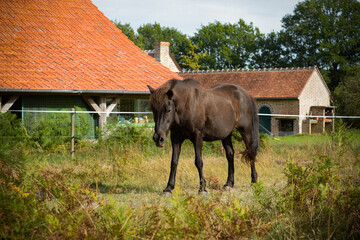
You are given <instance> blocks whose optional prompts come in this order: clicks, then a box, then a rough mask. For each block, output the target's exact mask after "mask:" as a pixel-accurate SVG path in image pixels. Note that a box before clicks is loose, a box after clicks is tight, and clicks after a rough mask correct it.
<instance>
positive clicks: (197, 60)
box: [181, 39, 207, 70]
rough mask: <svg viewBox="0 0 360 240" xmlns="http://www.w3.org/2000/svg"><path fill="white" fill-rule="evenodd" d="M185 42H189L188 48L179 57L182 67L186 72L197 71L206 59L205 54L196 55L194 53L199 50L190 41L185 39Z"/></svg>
mask: <svg viewBox="0 0 360 240" xmlns="http://www.w3.org/2000/svg"><path fill="white" fill-rule="evenodd" d="M187 41H189V46H190V48H189V49H188V51H187V52H186V53H185V54H184V55H182V56H181V62H182V67H183V69H187V70H199V69H200V68H201V62H203V59H205V58H206V56H207V53H206V52H204V53H196V51H198V50H199V49H198V47H197V46H196V45H195V44H193V43H192V42H191V41H190V39H187Z"/></svg>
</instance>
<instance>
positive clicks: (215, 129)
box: [203, 119, 235, 141]
mask: <svg viewBox="0 0 360 240" xmlns="http://www.w3.org/2000/svg"><path fill="white" fill-rule="evenodd" d="M234 126H235V120H233V121H229V119H227V121H225V122H219V123H212V124H208V126H207V127H206V128H205V131H204V132H205V134H204V137H203V139H204V141H215V140H221V139H224V138H226V137H227V136H229V135H230V133H231V132H232V130H233V129H234Z"/></svg>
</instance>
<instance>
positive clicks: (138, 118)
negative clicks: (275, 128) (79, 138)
mask: <svg viewBox="0 0 360 240" xmlns="http://www.w3.org/2000/svg"><path fill="white" fill-rule="evenodd" d="M9 111H10V112H13V113H24V112H27V113H55V114H57V113H63V114H66V113H67V114H70V115H71V131H70V136H63V137H66V138H70V140H71V141H70V142H71V150H70V154H71V157H74V154H75V133H76V131H75V129H76V124H75V115H76V114H89V113H90V114H99V113H100V114H101V113H107V112H96V111H77V110H75V109H72V110H63V111H55V110H54V111H52V110H9ZM110 115H115V116H116V117H115V118H113V122H114V123H117V124H121V125H122V124H124V125H125V124H134V125H133V126H144V125H143V124H142V123H148V122H152V118H151V117H149V118H148V117H147V116H152V112H111V113H110ZM258 115H259V116H267V117H283V118H286V117H288V118H294V119H296V118H297V119H300V118H319V119H320V118H326V119H360V116H322V115H319V116H316V115H290V114H265V113H258ZM125 116H127V119H126V117H125ZM131 116H132V117H131ZM114 119H115V120H114ZM149 126H150V127H153V126H154V125H153V124H150V125H146V126H145V127H149ZM259 127H260V129H263V130H264V131H266V132H267V133H268V134H269V135H272V133H271V132H270V131H268V130H267V129H266V128H265V127H264V126H262V125H260V126H259ZM56 137H58V136H56Z"/></svg>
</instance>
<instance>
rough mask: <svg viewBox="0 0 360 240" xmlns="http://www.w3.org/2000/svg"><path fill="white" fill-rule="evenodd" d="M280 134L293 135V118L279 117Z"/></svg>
mask: <svg viewBox="0 0 360 240" xmlns="http://www.w3.org/2000/svg"><path fill="white" fill-rule="evenodd" d="M279 135H280V136H287V135H294V120H293V119H281V120H280V132H279Z"/></svg>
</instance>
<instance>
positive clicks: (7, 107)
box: [0, 95, 19, 113]
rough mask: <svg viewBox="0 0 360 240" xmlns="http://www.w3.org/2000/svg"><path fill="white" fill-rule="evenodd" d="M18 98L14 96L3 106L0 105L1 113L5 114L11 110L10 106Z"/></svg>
mask: <svg viewBox="0 0 360 240" xmlns="http://www.w3.org/2000/svg"><path fill="white" fill-rule="evenodd" d="M18 98H19V96H18V95H14V96H11V98H10V99H9V101H7V103H5V104H4V105H2V104H0V107H1V112H2V113H6V112H7V111H8V110H9V109H10V108H11V106H12V105H13V104H14V103H15V102H16V100H17V99H18Z"/></svg>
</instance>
